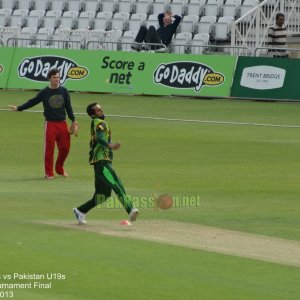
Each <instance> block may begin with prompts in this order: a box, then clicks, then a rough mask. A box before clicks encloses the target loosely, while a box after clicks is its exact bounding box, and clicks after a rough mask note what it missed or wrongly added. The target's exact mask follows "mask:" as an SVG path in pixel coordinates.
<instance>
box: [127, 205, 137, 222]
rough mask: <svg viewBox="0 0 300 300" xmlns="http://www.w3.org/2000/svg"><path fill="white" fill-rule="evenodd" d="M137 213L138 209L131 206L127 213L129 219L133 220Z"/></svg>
mask: <svg viewBox="0 0 300 300" xmlns="http://www.w3.org/2000/svg"><path fill="white" fill-rule="evenodd" d="M138 215H139V210H138V209H137V208H133V209H132V210H131V212H130V214H129V221H130V222H134V221H135V220H136V218H137V217H138Z"/></svg>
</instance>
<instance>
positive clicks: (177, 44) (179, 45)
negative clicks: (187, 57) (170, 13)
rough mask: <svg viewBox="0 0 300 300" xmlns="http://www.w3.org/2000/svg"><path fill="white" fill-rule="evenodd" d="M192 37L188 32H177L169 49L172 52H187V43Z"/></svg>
mask: <svg viewBox="0 0 300 300" xmlns="http://www.w3.org/2000/svg"><path fill="white" fill-rule="evenodd" d="M191 39H192V34H191V33H190V32H179V33H177V34H176V36H175V38H173V41H172V43H171V50H172V52H174V53H179V54H183V53H187V51H188V45H189V43H190V41H191Z"/></svg>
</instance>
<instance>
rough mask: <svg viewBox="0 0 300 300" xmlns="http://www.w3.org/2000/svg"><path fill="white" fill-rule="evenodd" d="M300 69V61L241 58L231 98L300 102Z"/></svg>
mask: <svg viewBox="0 0 300 300" xmlns="http://www.w3.org/2000/svg"><path fill="white" fill-rule="evenodd" d="M299 69H300V61H299V60H298V59H288V58H268V57H265V58H263V57H239V59H238V62H237V67H236V72H235V76H234V82H233V85H232V90H231V96H232V97H238V98H247V99H251V98H256V99H272V100H300V85H299V77H298V74H299Z"/></svg>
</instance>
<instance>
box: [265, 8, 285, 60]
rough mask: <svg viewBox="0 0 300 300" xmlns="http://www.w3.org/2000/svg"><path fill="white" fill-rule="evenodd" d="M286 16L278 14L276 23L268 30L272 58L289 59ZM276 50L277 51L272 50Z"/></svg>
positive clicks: (269, 49) (269, 51)
mask: <svg viewBox="0 0 300 300" xmlns="http://www.w3.org/2000/svg"><path fill="white" fill-rule="evenodd" d="M284 21H285V16H284V14H283V13H278V14H276V22H275V24H274V25H272V26H271V27H269V29H268V47H269V48H268V53H269V54H270V56H272V57H283V58H286V57H288V52H287V50H285V49H279V48H287V42H286V38H287V30H286V26H285V25H284ZM272 48H275V49H272Z"/></svg>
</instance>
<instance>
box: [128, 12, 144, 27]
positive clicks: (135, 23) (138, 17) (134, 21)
mask: <svg viewBox="0 0 300 300" xmlns="http://www.w3.org/2000/svg"><path fill="white" fill-rule="evenodd" d="M145 21H146V14H143V13H137V14H133V15H132V16H131V18H130V19H129V20H128V21H127V29H128V30H129V31H139V29H140V27H141V24H143V23H144V22H145Z"/></svg>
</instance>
